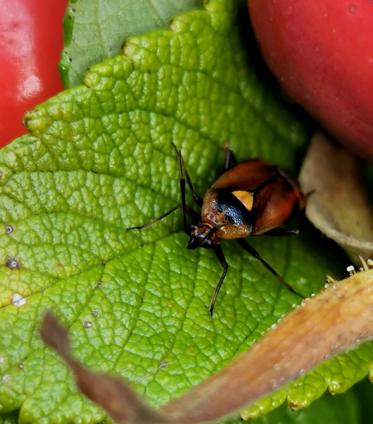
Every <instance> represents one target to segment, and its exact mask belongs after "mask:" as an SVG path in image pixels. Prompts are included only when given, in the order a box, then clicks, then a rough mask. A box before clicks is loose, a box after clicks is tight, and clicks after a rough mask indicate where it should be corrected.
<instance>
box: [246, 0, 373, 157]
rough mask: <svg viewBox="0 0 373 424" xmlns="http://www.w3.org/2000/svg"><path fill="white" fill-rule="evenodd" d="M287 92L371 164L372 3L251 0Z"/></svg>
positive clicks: (264, 46) (266, 51) (256, 24)
mask: <svg viewBox="0 0 373 424" xmlns="http://www.w3.org/2000/svg"><path fill="white" fill-rule="evenodd" d="M248 4H249V10H250V15H251V20H252V23H253V26H254V30H255V34H256V36H257V39H258V41H259V44H260V47H261V49H262V52H263V56H264V58H265V60H266V62H267V64H268V65H269V67H270V69H271V70H272V72H273V73H274V74H275V76H276V77H277V78H278V79H279V81H280V83H281V85H282V87H283V88H284V90H285V91H286V92H287V93H288V94H289V95H290V96H291V97H292V98H293V99H294V100H295V101H296V102H298V103H300V104H301V105H302V106H303V107H304V108H305V109H306V110H307V111H308V112H309V113H310V114H312V115H313V116H314V117H315V118H316V119H317V120H319V121H320V123H321V124H322V125H323V126H324V128H325V129H326V130H328V131H329V132H330V133H331V134H332V135H333V136H334V137H335V138H336V139H338V140H339V141H341V142H343V143H344V144H345V145H346V146H348V147H349V148H350V149H352V150H354V151H355V152H356V153H357V154H359V155H360V156H361V157H363V158H365V159H369V160H371V161H372V160H373V1H372V0H349V1H347V0H322V1H312V0H248Z"/></svg>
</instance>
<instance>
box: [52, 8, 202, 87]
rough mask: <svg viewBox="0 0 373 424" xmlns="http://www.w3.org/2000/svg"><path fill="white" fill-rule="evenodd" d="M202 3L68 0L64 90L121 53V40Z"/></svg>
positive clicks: (62, 66) (160, 24)
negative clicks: (99, 63)
mask: <svg viewBox="0 0 373 424" xmlns="http://www.w3.org/2000/svg"><path fill="white" fill-rule="evenodd" d="M201 4H202V1H201V0H178V1H172V0H155V1H154V0H152V1H149V0H135V1H134V0H105V1H102V0H79V1H77V0H70V2H69V6H68V8H67V11H66V14H65V21H64V28H65V48H64V50H63V53H62V59H61V63H60V69H61V74H62V78H63V81H64V84H65V87H72V86H74V85H77V84H81V83H82V81H83V79H82V76H83V75H84V73H85V72H86V71H87V69H88V68H89V67H90V66H91V65H93V64H95V63H97V62H100V61H101V60H103V59H105V58H107V57H112V56H115V55H117V54H119V53H120V50H121V46H122V44H123V40H126V39H127V38H128V37H129V36H133V35H138V34H142V33H145V32H148V31H152V30H155V29H157V28H164V27H168V25H169V22H170V19H171V18H172V17H173V16H175V15H177V14H179V13H181V12H184V11H187V10H190V9H193V8H197V7H201Z"/></svg>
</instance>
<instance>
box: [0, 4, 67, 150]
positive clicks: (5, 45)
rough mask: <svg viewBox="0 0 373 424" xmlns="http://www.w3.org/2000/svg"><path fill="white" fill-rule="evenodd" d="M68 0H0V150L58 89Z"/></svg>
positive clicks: (21, 130) (59, 87) (61, 87)
mask: <svg viewBox="0 0 373 424" xmlns="http://www.w3.org/2000/svg"><path fill="white" fill-rule="evenodd" d="M66 6H67V0H0V70H1V72H0V93H1V95H0V146H4V145H5V144H7V143H9V142H10V141H11V140H12V139H13V138H15V137H17V136H19V135H22V134H24V133H25V132H26V130H25V128H24V126H23V125H22V118H23V116H24V114H25V113H26V112H27V111H28V110H30V109H32V108H33V107H34V106H36V105H37V104H39V103H41V102H42V101H44V100H46V99H47V98H48V97H50V96H52V95H54V94H56V93H57V92H58V91H61V90H62V89H63V86H62V82H61V80H60V76H59V73H58V67H57V66H58V62H59V59H60V54H61V51H62V47H63V25H62V24H63V15H64V11H65V9H66Z"/></svg>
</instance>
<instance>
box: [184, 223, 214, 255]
mask: <svg viewBox="0 0 373 424" xmlns="http://www.w3.org/2000/svg"><path fill="white" fill-rule="evenodd" d="M216 230H217V228H216V227H212V226H211V225H209V224H198V225H191V226H190V230H189V234H190V238H189V242H188V246H187V247H188V249H196V248H197V247H204V248H205V249H209V248H211V247H212V246H213V244H214V235H215V232H216Z"/></svg>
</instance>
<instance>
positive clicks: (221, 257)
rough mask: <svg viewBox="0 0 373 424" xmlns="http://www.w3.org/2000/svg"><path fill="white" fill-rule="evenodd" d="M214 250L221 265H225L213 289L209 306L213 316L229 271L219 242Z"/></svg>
mask: <svg viewBox="0 0 373 424" xmlns="http://www.w3.org/2000/svg"><path fill="white" fill-rule="evenodd" d="M214 252H215V254H216V257H217V258H218V260H219V262H220V264H221V266H222V267H223V272H222V273H221V275H220V278H219V281H218V284H217V285H216V287H215V290H214V291H213V293H212V296H211V300H210V306H209V313H210V316H211V318H212V316H213V314H214V307H215V303H216V299H217V297H218V294H219V291H220V289H221V286H222V285H223V282H224V279H225V276H226V275H227V272H228V262H227V261H226V259H225V256H224V252H223V249H222V248H221V246H220V245H218V244H217V245H215V246H214Z"/></svg>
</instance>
